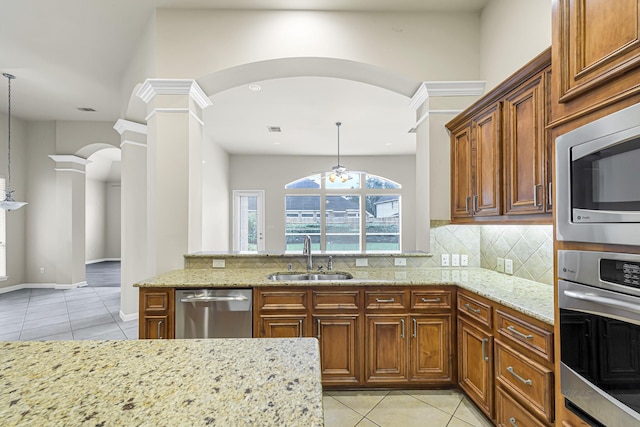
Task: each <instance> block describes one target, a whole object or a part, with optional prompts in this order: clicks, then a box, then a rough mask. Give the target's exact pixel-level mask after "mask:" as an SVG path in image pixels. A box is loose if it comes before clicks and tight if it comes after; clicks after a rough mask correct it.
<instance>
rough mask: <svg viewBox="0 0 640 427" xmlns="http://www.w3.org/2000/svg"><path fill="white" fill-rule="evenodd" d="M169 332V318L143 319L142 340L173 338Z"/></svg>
mask: <svg viewBox="0 0 640 427" xmlns="http://www.w3.org/2000/svg"><path fill="white" fill-rule="evenodd" d="M169 330H170V327H169V316H144V318H143V319H142V334H141V338H143V337H144V338H146V339H152V340H156V339H168V338H173V337H172V336H170V335H169Z"/></svg>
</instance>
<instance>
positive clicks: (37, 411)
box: [0, 338, 323, 427]
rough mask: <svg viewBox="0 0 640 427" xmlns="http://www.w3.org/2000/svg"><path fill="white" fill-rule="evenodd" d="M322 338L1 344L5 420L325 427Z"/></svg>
mask: <svg viewBox="0 0 640 427" xmlns="http://www.w3.org/2000/svg"><path fill="white" fill-rule="evenodd" d="M319 360H320V356H319V350H318V342H317V340H315V339H313V338H301V339H214V340H140V341H48V342H6V343H0V424H1V425H2V426H45V425H46V426H65V427H67V426H80V425H82V426H88V425H91V426H204V425H214V426H322V425H323V411H322V386H321V378H320V371H319V369H320V365H319Z"/></svg>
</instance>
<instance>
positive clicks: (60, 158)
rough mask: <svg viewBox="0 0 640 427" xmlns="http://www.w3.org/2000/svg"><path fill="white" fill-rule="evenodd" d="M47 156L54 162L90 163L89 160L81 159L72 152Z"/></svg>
mask: <svg viewBox="0 0 640 427" xmlns="http://www.w3.org/2000/svg"><path fill="white" fill-rule="evenodd" d="M49 157H50V158H51V159H52V160H53V161H54V162H56V163H75V164H78V165H83V166H86V165H88V164H89V163H91V160H87V159H83V158H82V157H78V156H74V155H73V154H51V155H49Z"/></svg>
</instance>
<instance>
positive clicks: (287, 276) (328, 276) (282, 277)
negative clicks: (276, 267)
mask: <svg viewBox="0 0 640 427" xmlns="http://www.w3.org/2000/svg"><path fill="white" fill-rule="evenodd" d="M267 279H269V280H277V281H286V280H291V281H295V280H312V281H321V280H349V279H353V276H352V275H351V274H349V273H274V274H270V275H269V276H267Z"/></svg>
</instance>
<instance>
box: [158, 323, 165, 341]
mask: <svg viewBox="0 0 640 427" xmlns="http://www.w3.org/2000/svg"><path fill="white" fill-rule="evenodd" d="M163 323H164V320H160V321H158V339H159V340H161V339H162V331H161V330H160V327H161V326H162V324H163Z"/></svg>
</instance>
